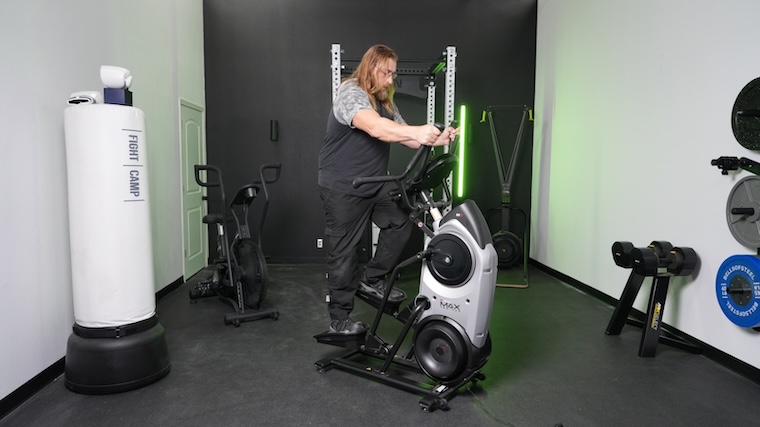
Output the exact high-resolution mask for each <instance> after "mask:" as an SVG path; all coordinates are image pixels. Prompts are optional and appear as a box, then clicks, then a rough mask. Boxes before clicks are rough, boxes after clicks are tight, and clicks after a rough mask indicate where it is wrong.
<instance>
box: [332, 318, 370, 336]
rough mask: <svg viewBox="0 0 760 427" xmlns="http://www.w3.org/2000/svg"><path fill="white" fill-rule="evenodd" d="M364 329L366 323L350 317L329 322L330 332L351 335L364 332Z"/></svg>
mask: <svg viewBox="0 0 760 427" xmlns="http://www.w3.org/2000/svg"><path fill="white" fill-rule="evenodd" d="M365 329H367V325H365V324H364V323H362V322H355V321H353V320H351V319H344V320H333V321H331V322H330V333H331V334H344V335H353V334H359V333H361V332H364V330H365Z"/></svg>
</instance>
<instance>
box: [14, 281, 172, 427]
mask: <svg viewBox="0 0 760 427" xmlns="http://www.w3.org/2000/svg"><path fill="white" fill-rule="evenodd" d="M184 283H185V281H184V280H183V278H182V277H180V278H178V279H177V280H175V281H174V282H172V283H171V284H169V285H168V286H166V287H164V288H163V289H161V290H159V291H158V292H156V302H158V301H159V300H161V298H163V297H165V296H166V295H169V294H170V293H171V292H173V291H174V290H176V289H177V288H179V287H180V286H182V285H183V284H184ZM65 369H66V357H62V358H61V359H60V360H58V361H57V362H55V363H53V364H52V365H50V366H48V367H47V369H45V370H44V371H42V372H40V373H39V374H37V375H36V376H35V377H34V378H32V379H31V380H29V381H27V382H26V383H25V384H24V385H22V386H21V387H19V388H17V389H16V390H14V391H12V392H11V394H9V395H8V396H6V397H4V398H3V399H2V400H0V420H2V419H3V418H4V417H5V416H6V415H8V414H10V413H11V412H12V411H13V410H14V409H16V408H18V407H19V405H21V404H22V403H24V402H25V401H26V400H28V399H29V398H30V397H32V396H34V395H35V393H37V392H38V391H40V390H42V389H43V388H44V387H45V386H47V385H48V384H50V383H51V382H53V381H55V379H56V378H58V377H60V376H61V375H63V374H64V371H65Z"/></svg>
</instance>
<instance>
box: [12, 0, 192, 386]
mask: <svg viewBox="0 0 760 427" xmlns="http://www.w3.org/2000/svg"><path fill="white" fill-rule="evenodd" d="M0 53H1V54H2V67H1V68H0V94H2V97H1V98H0V129H1V132H2V133H1V135H2V137H0V146H1V147H2V150H1V151H0V153H1V154H0V182H1V183H2V185H1V186H0V188H2V190H1V191H2V192H1V193H0V200H2V209H0V224H3V232H2V236H3V240H2V244H0V271H2V274H0V295H1V296H0V340H2V351H1V352H0V366H3V367H4V368H3V369H0V399H2V398H3V397H5V396H7V395H8V394H10V393H11V392H13V391H14V390H15V389H17V388H18V387H20V386H21V385H23V384H24V383H25V382H27V381H28V380H30V379H31V378H33V377H34V376H35V375H37V374H39V373H40V372H42V371H43V370H44V369H46V368H48V367H49V366H51V365H52V364H53V363H55V362H56V361H58V360H59V359H61V358H62V357H63V356H64V355H65V353H66V340H67V338H68V336H69V335H70V333H71V326H72V324H73V321H74V320H73V319H74V316H73V307H72V296H71V295H72V289H71V268H70V256H69V235H68V210H67V209H68V205H67V187H66V156H65V151H64V137H63V110H64V109H65V107H66V99H67V98H68V96H69V94H71V93H72V92H76V91H80V90H101V86H102V84H101V83H100V76H99V69H100V66H101V65H104V64H110V65H118V66H122V67H125V68H128V69H130V71H131V72H132V75H133V76H134V82H133V85H132V91H133V92H134V105H135V107H138V108H140V109H142V110H143V111H144V112H145V115H146V137H147V141H148V156H149V164H148V166H149V168H150V179H151V181H150V194H151V197H152V200H151V220H152V226H153V227H152V230H153V242H154V243H153V244H154V248H153V249H154V250H153V252H154V258H155V262H154V263H155V285H156V290H160V289H161V288H163V287H165V286H167V285H169V284H171V283H173V282H174V281H176V280H177V279H179V278H181V277H182V233H181V224H180V221H181V217H182V215H181V206H180V192H181V189H180V187H181V184H180V172H179V165H180V163H179V98H180V97H183V98H185V99H187V100H189V101H192V102H193V103H195V104H198V105H201V106H202V105H205V97H204V82H203V7H202V0H171V1H153V0H131V1H129V2H127V3H125V2H123V1H118V0H67V1H65V2H58V1H47V0H4V1H2V2H0ZM113 250H114V251H115V252H116V253H118V251H119V248H113Z"/></svg>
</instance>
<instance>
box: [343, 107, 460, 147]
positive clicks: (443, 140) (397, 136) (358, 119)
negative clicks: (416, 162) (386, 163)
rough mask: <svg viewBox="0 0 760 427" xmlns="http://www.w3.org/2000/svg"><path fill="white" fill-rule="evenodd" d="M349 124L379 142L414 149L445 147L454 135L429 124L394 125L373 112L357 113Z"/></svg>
mask: <svg viewBox="0 0 760 427" xmlns="http://www.w3.org/2000/svg"><path fill="white" fill-rule="evenodd" d="M351 124H352V125H353V126H354V127H356V128H358V129H361V130H363V131H364V132H367V133H368V134H369V135H370V136H372V137H373V138H377V139H379V140H380V141H384V142H398V143H399V144H403V145H405V146H407V147H409V148H414V149H416V148H419V147H420V145H433V146H437V145H446V144H448V143H449V141H450V140H452V139H453V138H454V136H455V135H456V134H455V133H454V132H456V131H455V130H454V129H453V128H446V129H445V130H444V131H443V132H441V131H439V130H438V129H437V128H436V127H435V126H433V125H431V124H427V125H421V126H410V125H407V124H401V123H396V122H394V121H393V120H390V119H386V118H385V117H382V116H380V115H379V114H377V111H375V110H361V111H358V112H357V113H356V114H354V119H353V121H352V122H351Z"/></svg>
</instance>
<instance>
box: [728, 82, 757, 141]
mask: <svg viewBox="0 0 760 427" xmlns="http://www.w3.org/2000/svg"><path fill="white" fill-rule="evenodd" d="M731 130H733V132H734V137H735V138H736V140H737V141H738V142H739V144H741V146H742V147H744V148H747V149H749V150H760V77H758V78H756V79H754V80H752V81H751V82H749V83H747V85H746V86H744V88H743V89H742V90H741V92H739V96H737V97H736V101H735V102H734V108H733V109H732V110H731Z"/></svg>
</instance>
